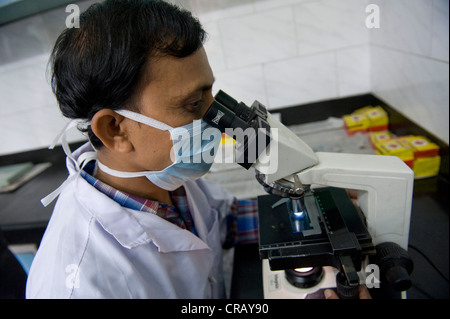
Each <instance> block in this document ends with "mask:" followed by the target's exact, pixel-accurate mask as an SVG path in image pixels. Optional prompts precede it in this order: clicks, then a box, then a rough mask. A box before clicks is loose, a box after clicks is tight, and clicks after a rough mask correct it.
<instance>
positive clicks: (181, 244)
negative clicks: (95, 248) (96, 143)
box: [67, 143, 210, 253]
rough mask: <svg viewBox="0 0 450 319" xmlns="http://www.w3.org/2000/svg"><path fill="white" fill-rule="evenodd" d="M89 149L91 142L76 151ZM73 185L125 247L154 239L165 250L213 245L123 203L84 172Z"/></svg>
mask: <svg viewBox="0 0 450 319" xmlns="http://www.w3.org/2000/svg"><path fill="white" fill-rule="evenodd" d="M87 151H92V146H90V144H89V143H87V144H85V145H83V146H81V147H80V148H79V149H78V150H77V151H75V152H74V154H73V155H74V157H75V158H78V156H80V154H82V153H84V152H87ZM67 166H68V170H69V172H71V173H75V172H76V170H75V167H74V166H73V162H72V161H71V160H69V159H68V160H67ZM74 187H75V189H76V191H75V192H74V193H75V196H76V197H77V200H78V201H79V202H80V203H81V204H82V205H83V207H84V208H85V209H86V210H87V211H88V212H89V213H90V214H91V215H92V216H93V217H94V218H95V219H96V220H97V221H98V223H99V224H100V225H101V226H102V227H103V229H104V230H105V231H107V232H108V233H110V234H111V235H112V236H114V238H115V239H116V240H117V241H118V242H119V243H120V244H121V245H122V246H123V247H125V248H128V249H132V248H135V247H138V246H141V245H146V244H149V243H153V244H154V245H155V246H156V247H157V248H158V250H159V251H160V252H162V253H168V252H175V251H190V250H199V249H210V248H209V246H208V245H207V244H206V243H205V242H203V241H202V240H201V239H200V238H198V237H197V236H195V235H194V234H192V233H191V232H189V231H187V230H185V229H182V228H180V227H178V226H176V225H174V224H172V223H170V222H168V221H166V220H164V219H163V218H161V217H159V216H156V215H154V214H152V213H148V212H140V211H136V210H132V209H128V208H125V207H122V206H121V205H120V204H118V203H117V202H115V201H114V200H112V199H111V198H109V197H108V196H106V195H105V194H103V193H102V192H100V191H98V190H97V189H96V188H95V187H93V186H92V185H90V184H89V183H88V182H87V181H86V180H84V178H83V177H81V176H77V178H76V179H75V181H74Z"/></svg>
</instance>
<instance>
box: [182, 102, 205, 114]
mask: <svg viewBox="0 0 450 319" xmlns="http://www.w3.org/2000/svg"><path fill="white" fill-rule="evenodd" d="M202 105H203V101H202V100H199V101H196V102H194V103H189V104H188V105H186V109H187V110H188V111H190V112H194V111H196V110H198V109H199V108H201V107H202Z"/></svg>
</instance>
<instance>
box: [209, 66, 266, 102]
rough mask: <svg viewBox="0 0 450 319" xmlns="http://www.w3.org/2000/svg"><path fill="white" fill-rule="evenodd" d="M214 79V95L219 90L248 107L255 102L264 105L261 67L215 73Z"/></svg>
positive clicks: (264, 94) (264, 95)
mask: <svg viewBox="0 0 450 319" xmlns="http://www.w3.org/2000/svg"><path fill="white" fill-rule="evenodd" d="M215 77H216V83H215V84H214V88H213V91H214V94H215V93H217V92H218V90H219V89H221V90H223V91H225V92H226V93H228V94H229V95H230V96H232V97H233V98H235V99H236V100H238V101H242V102H244V103H245V104H247V105H248V106H251V105H252V104H253V102H254V101H255V100H258V101H259V102H261V103H262V104H264V105H266V103H267V98H266V93H265V86H264V85H265V83H264V76H263V69H262V66H261V65H257V66H250V67H245V68H239V69H233V70H230V71H223V72H217V73H216V74H215ZM266 106H267V105H266Z"/></svg>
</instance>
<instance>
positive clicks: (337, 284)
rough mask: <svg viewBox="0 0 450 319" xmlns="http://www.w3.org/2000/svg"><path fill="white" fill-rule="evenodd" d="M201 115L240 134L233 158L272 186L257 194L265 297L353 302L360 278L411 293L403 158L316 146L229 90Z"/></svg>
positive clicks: (408, 176)
mask: <svg viewBox="0 0 450 319" xmlns="http://www.w3.org/2000/svg"><path fill="white" fill-rule="evenodd" d="M204 120H205V121H207V122H208V123H209V124H210V125H212V126H214V127H216V128H218V129H219V130H220V131H221V132H222V133H226V134H227V135H229V136H230V137H233V138H234V139H235V140H236V149H235V152H236V154H235V156H236V162H237V163H238V164H239V165H241V166H242V167H244V168H246V169H250V168H254V169H255V177H256V179H257V180H258V182H259V183H260V184H261V185H262V187H263V188H264V190H265V191H266V192H267V193H268V194H267V195H264V196H259V197H258V218H259V230H258V231H259V255H260V258H261V259H262V260H263V287H264V297H265V298H306V299H308V298H323V291H324V289H327V288H331V289H334V290H335V291H336V292H337V294H338V295H339V297H340V298H341V299H353V298H358V286H359V285H360V284H366V285H367V284H368V285H367V286H368V287H369V288H371V287H374V288H377V287H379V286H380V285H381V286H383V287H389V289H393V290H395V291H401V292H403V297H404V295H405V293H404V291H406V290H407V289H408V288H409V287H410V286H411V279H410V277H409V275H410V274H411V272H412V270H413V263H412V260H411V258H410V257H409V256H408V253H407V248H408V236H409V224H410V214H411V203H412V194H413V183H414V174H413V172H412V170H411V169H410V168H409V167H408V166H407V165H406V164H405V163H404V162H403V161H401V160H400V159H399V158H397V157H393V156H381V155H362V154H345V153H325V152H317V153H315V152H314V151H313V150H312V149H311V148H310V147H309V146H308V145H307V144H306V143H304V142H303V141H302V140H301V139H300V138H299V137H298V136H297V135H295V134H294V133H293V132H292V131H290V130H289V129H288V128H287V127H285V126H284V125H283V124H282V123H280V121H278V120H277V119H276V118H275V117H274V116H273V115H271V114H270V113H269V112H268V111H267V109H266V107H265V106H264V105H262V104H261V103H259V102H258V101H255V102H254V103H253V104H252V105H251V107H248V106H247V105H245V104H244V103H242V102H238V101H237V100H235V99H234V98H232V97H231V96H229V95H228V94H226V93H225V92H223V91H219V92H218V93H217V94H216V96H215V101H214V102H213V103H212V105H211V107H210V108H209V109H208V111H207V113H206V114H205V116H204ZM349 190H351V193H352V194H355V193H356V194H357V205H355V204H354V201H352V199H351V198H350V196H349V193H350V192H349ZM354 200H355V199H354Z"/></svg>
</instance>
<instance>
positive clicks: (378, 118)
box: [365, 106, 389, 132]
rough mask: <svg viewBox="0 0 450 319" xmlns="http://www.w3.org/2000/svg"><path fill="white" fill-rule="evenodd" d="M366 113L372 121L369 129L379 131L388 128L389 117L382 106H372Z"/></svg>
mask: <svg viewBox="0 0 450 319" xmlns="http://www.w3.org/2000/svg"><path fill="white" fill-rule="evenodd" d="M365 114H366V116H367V118H368V119H369V122H370V127H369V131H371V132H378V131H384V130H387V129H388V126H389V117H388V114H387V113H386V111H385V110H384V109H383V108H382V107H381V106H375V107H372V108H370V109H368V110H367V111H366V113H365Z"/></svg>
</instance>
